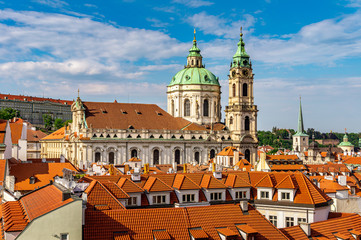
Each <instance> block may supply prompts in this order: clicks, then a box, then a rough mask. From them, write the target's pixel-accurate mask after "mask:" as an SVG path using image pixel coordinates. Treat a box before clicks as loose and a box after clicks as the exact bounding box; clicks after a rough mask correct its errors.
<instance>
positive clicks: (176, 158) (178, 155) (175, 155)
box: [174, 149, 180, 164]
mask: <svg viewBox="0 0 361 240" xmlns="http://www.w3.org/2000/svg"><path fill="white" fill-rule="evenodd" d="M174 162H176V163H177V164H180V150H179V149H177V150H175V151H174Z"/></svg>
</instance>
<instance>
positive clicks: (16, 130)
mask: <svg viewBox="0 0 361 240" xmlns="http://www.w3.org/2000/svg"><path fill="white" fill-rule="evenodd" d="M10 129H11V141H12V143H13V144H17V143H18V142H19V140H20V139H21V132H22V130H23V124H22V123H12V122H11V123H10Z"/></svg>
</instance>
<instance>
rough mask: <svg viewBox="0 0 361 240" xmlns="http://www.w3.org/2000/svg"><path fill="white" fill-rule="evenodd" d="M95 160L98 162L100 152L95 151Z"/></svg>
mask: <svg viewBox="0 0 361 240" xmlns="http://www.w3.org/2000/svg"><path fill="white" fill-rule="evenodd" d="M95 162H100V152H96V153H95Z"/></svg>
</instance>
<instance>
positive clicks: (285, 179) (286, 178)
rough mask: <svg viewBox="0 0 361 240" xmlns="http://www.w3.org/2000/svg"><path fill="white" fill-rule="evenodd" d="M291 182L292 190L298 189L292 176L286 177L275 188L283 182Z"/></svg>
mask: <svg viewBox="0 0 361 240" xmlns="http://www.w3.org/2000/svg"><path fill="white" fill-rule="evenodd" d="M287 180H289V181H290V182H291V184H292V188H296V186H295V184H294V182H293V179H292V178H291V174H289V175H287V176H286V177H284V178H283V179H282V180H281V181H280V182H279V183H278V184H277V185H276V186H275V188H278V187H279V186H280V185H281V184H282V183H283V182H285V181H287Z"/></svg>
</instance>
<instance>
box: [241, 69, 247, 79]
mask: <svg viewBox="0 0 361 240" xmlns="http://www.w3.org/2000/svg"><path fill="white" fill-rule="evenodd" d="M242 75H243V76H245V77H248V70H246V69H244V70H243V71H242Z"/></svg>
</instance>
